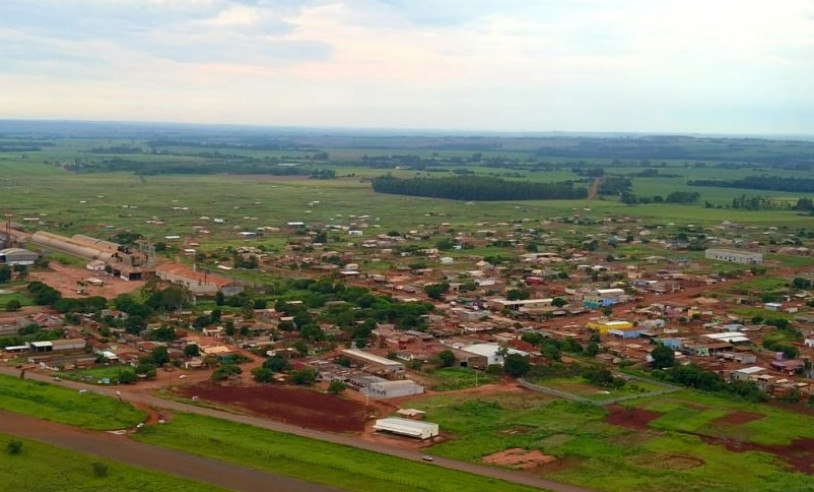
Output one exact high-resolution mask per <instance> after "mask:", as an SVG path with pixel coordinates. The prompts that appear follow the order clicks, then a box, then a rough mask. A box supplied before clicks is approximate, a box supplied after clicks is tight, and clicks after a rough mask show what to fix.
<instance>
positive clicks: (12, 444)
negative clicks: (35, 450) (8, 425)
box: [6, 439, 23, 455]
mask: <svg viewBox="0 0 814 492" xmlns="http://www.w3.org/2000/svg"><path fill="white" fill-rule="evenodd" d="M22 452H23V441H20V440H19V439H12V440H11V441H9V442H8V444H6V453H8V454H10V455H17V454H20V453H22Z"/></svg>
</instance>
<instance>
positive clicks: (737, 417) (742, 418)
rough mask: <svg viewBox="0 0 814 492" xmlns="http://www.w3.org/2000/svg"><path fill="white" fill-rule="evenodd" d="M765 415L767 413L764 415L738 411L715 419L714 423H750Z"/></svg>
mask: <svg viewBox="0 0 814 492" xmlns="http://www.w3.org/2000/svg"><path fill="white" fill-rule="evenodd" d="M764 417H765V415H763V414H762V413H754V412H740V411H737V412H732V413H728V414H726V415H724V416H723V417H721V418H719V419H715V420H714V421H713V423H715V424H724V425H741V424H748V423H749V422H754V421H755V420H760V419H762V418H764Z"/></svg>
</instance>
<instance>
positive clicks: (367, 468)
mask: <svg viewBox="0 0 814 492" xmlns="http://www.w3.org/2000/svg"><path fill="white" fill-rule="evenodd" d="M134 439H136V440H138V441H141V442H145V443H149V444H154V445H159V446H164V447H168V448H172V449H177V450H181V451H186V452H189V453H193V454H198V455H201V456H207V457H210V458H215V459H220V460H224V461H228V462H232V463H240V464H242V465H245V466H250V467H254V468H259V469H262V470H268V471H271V472H273V473H277V474H281V475H286V476H290V477H295V478H302V479H304V480H308V481H312V482H316V483H322V484H326V485H331V486H334V487H338V488H340V489H347V490H353V491H357V492H392V491H393V490H416V491H428V492H429V491H439V492H447V491H448V492H457V491H469V490H473V491H474V490H483V489H484V487H486V488H488V489H489V490H492V491H496V492H504V491H505V492H509V491H512V492H515V491H516V492H524V491H531V490H539V489H533V488H530V487H525V486H521V485H517V484H509V483H507V482H502V481H499V480H493V479H489V478H484V477H480V476H475V475H470V474H467V473H463V472H458V471H453V470H447V469H444V468H440V467H436V466H433V465H431V464H425V463H417V462H412V461H407V460H404V459H401V458H396V457H392V456H387V455H382V454H378V453H373V452H370V451H364V450H360V449H355V448H349V447H346V446H342V445H338V444H332V443H327V442H322V441H315V440H311V439H307V438H303V437H299V436H294V435H290V434H282V433H278V432H272V431H265V430H259V429H257V428H255V427H251V426H247V425H243V424H236V423H232V422H227V421H224V420H218V419H213V418H209V417H203V416H198V415H190V414H177V415H175V417H174V418H173V419H172V421H171V422H169V423H167V424H165V425H162V426H158V427H147V428H145V429H143V430H142V432H139V433H138V434H136V435H134ZM317 467H318V468H319V469H320V470H321V471H322V472H321V473H318V474H316V473H314V469H315V468H317Z"/></svg>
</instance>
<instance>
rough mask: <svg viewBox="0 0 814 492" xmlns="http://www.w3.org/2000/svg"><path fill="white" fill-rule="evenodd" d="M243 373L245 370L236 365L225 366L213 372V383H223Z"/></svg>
mask: <svg viewBox="0 0 814 492" xmlns="http://www.w3.org/2000/svg"><path fill="white" fill-rule="evenodd" d="M241 373H243V369H241V368H239V367H238V366H236V365H234V364H224V365H222V366H220V367H218V368H217V369H215V370H214V371H213V372H212V381H216V382H217V381H223V380H224V379H228V378H229V377H230V376H233V375H238V374H241Z"/></svg>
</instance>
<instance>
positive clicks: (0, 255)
mask: <svg viewBox="0 0 814 492" xmlns="http://www.w3.org/2000/svg"><path fill="white" fill-rule="evenodd" d="M37 258H39V255H38V254H37V253H35V252H33V251H29V250H27V249H22V248H8V249H2V250H0V264H3V263H4V264H6V265H10V266H16V265H33V264H34V262H35V261H37Z"/></svg>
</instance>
